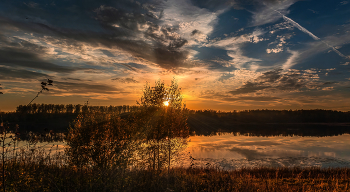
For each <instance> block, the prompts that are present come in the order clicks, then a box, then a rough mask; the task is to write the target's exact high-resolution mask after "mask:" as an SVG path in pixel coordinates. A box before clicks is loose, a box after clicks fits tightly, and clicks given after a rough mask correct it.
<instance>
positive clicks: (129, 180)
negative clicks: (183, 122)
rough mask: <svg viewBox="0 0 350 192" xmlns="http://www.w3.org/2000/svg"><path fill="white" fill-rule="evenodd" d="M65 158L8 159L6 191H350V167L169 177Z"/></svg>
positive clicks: (206, 171)
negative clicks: (76, 162) (77, 163)
mask: <svg viewBox="0 0 350 192" xmlns="http://www.w3.org/2000/svg"><path fill="white" fill-rule="evenodd" d="M33 156H35V157H33ZM64 158H65V157H64V156H59V155H57V156H54V157H50V156H45V155H40V154H39V153H33V154H30V153H29V154H26V155H25V156H22V157H21V158H17V160H16V161H14V160H9V161H7V163H6V168H5V169H6V175H5V179H6V190H7V191H152V192H153V191H350V186H349V184H350V168H333V169H320V168H277V169H276V168H252V169H240V170H234V171H224V170H221V169H217V168H173V169H171V170H170V173H169V174H168V172H167V170H165V169H164V170H160V171H159V170H140V169H137V170H128V169H121V168H117V167H115V168H113V167H110V168H108V169H102V168H96V167H95V168H94V167H87V166H85V167H76V166H71V165H68V164H64V163H62V162H64ZM28 160H30V161H28ZM1 166H2V165H1ZM1 166H0V167H1ZM0 181H2V178H1V179H0ZM1 185H2V183H1Z"/></svg>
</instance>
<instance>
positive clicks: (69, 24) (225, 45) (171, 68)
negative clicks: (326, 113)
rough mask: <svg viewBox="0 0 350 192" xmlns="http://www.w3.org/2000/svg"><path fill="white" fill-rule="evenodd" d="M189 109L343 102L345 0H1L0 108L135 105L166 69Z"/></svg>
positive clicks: (348, 91) (349, 49) (345, 105)
mask: <svg viewBox="0 0 350 192" xmlns="http://www.w3.org/2000/svg"><path fill="white" fill-rule="evenodd" d="M174 77H175V78H176V79H177V80H178V83H179V86H180V87H182V90H183V94H184V97H185V98H184V100H185V101H186V104H187V107H188V108H191V109H209V108H210V109H217V110H223V111H230V110H244V109H315V108H322V109H335V110H343V111H348V110H350V99H349V98H350V97H349V96H350V1H344V0H339V1H326V0H318V1H316V0H304V1H298V0H228V1H224V0H216V1H214V0H167V1H162V0H143V1H135V0H119V1H93V0H89V1H82V0H80V1H54V0H53V1H46V0H45V1H16V0H11V1H1V2H0V84H1V88H2V90H1V92H3V93H4V94H3V95H0V96H1V100H0V110H2V111H8V110H14V109H15V107H16V106H17V105H20V104H22V105H24V104H27V103H29V101H30V100H31V99H32V98H33V97H34V96H35V95H36V93H37V92H38V91H39V90H40V82H41V81H44V80H45V79H47V78H50V79H53V80H54V86H53V87H52V88H51V87H50V88H51V89H50V91H49V92H45V93H43V94H42V95H40V96H39V98H37V100H35V102H37V103H63V104H68V103H72V104H83V103H84V102H85V101H86V100H88V99H89V101H90V103H91V104H92V105H125V104H129V105H135V104H136V100H138V99H139V98H140V96H141V93H142V88H143V85H144V84H145V83H146V82H150V83H151V84H152V83H153V82H154V81H155V80H157V79H161V80H164V81H165V83H166V84H170V81H171V79H172V78H174Z"/></svg>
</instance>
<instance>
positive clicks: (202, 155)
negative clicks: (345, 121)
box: [185, 133, 350, 169]
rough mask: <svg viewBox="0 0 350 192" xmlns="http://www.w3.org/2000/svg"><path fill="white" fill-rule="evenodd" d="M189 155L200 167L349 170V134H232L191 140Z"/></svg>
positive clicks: (193, 137)
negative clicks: (275, 167)
mask: <svg viewBox="0 0 350 192" xmlns="http://www.w3.org/2000/svg"><path fill="white" fill-rule="evenodd" d="M189 140H190V142H189V143H188V148H187V149H186V151H185V153H189V154H191V155H192V157H194V158H195V159H196V160H197V165H202V166H203V165H205V164H207V163H210V164H214V165H218V166H220V167H223V168H227V169H231V168H239V167H254V166H301V167H303V166H320V167H342V166H349V167H350V149H349V146H350V134H344V135H339V136H328V137H302V136H293V137H291V136H289V137H285V136H268V137H257V136H247V135H241V134H237V133H236V134H233V133H220V134H219V133H217V134H215V135H212V136H209V137H208V136H191V137H190V138H189Z"/></svg>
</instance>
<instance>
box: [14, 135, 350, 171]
mask: <svg viewBox="0 0 350 192" xmlns="http://www.w3.org/2000/svg"><path fill="white" fill-rule="evenodd" d="M188 141H189V142H188V143H187V145H188V146H187V148H186V149H185V150H184V151H183V152H182V153H181V155H180V156H181V157H180V159H181V160H179V162H178V163H174V164H173V165H175V164H177V165H178V166H185V167H187V166H190V165H191V163H194V165H195V166H206V165H208V164H210V165H215V166H219V167H221V168H223V169H236V168H241V167H261V166H269V167H285V166H289V167H293V166H299V167H310V166H318V167H323V168H327V167H350V148H349V146H350V134H343V135H338V136H324V137H311V136H297V135H292V136H282V135H279V136H251V135H248V134H246V133H245V134H240V133H221V132H219V133H215V134H212V135H211V136H198V135H197V136H191V137H189V138H188ZM21 146H22V147H21ZM65 147H67V145H66V143H65V142H53V143H52V142H39V143H36V145H28V142H27V141H19V142H18V143H16V151H20V149H21V148H22V149H23V148H25V149H27V150H28V149H29V150H30V148H40V149H43V150H45V151H46V152H50V154H51V155H54V154H57V153H61V154H62V153H64V148H65ZM9 156H11V153H10V154H9ZM190 157H193V158H194V159H195V160H194V161H191V159H190Z"/></svg>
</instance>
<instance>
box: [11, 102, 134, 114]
mask: <svg viewBox="0 0 350 192" xmlns="http://www.w3.org/2000/svg"><path fill="white" fill-rule="evenodd" d="M138 108H139V106H129V105H122V106H112V105H110V106H88V105H80V104H77V105H73V104H68V105H64V104H36V103H33V104H29V105H19V106H18V107H17V109H16V113H19V114H37V113H55V114H58V113H60V114H64V113H68V114H72V113H90V112H102V113H104V112H109V113H111V112H113V113H118V114H122V113H127V112H134V111H136V110H137V109H138Z"/></svg>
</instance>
